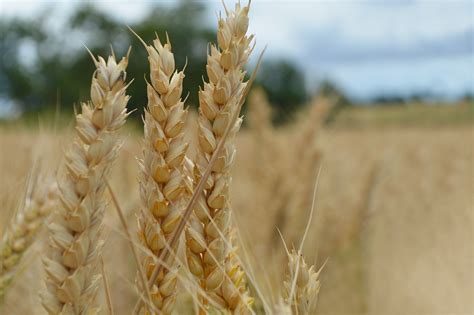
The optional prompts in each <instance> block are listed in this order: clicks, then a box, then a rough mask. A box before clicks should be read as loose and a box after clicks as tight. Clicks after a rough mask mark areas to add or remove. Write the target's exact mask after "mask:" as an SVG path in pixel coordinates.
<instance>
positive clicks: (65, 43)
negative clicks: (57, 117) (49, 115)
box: [0, 1, 308, 121]
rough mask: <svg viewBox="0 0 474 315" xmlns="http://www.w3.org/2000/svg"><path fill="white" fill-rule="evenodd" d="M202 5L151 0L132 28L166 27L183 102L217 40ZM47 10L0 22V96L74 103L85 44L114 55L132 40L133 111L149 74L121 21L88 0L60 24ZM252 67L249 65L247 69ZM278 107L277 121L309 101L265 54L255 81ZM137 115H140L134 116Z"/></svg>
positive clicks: (84, 89)
mask: <svg viewBox="0 0 474 315" xmlns="http://www.w3.org/2000/svg"><path fill="white" fill-rule="evenodd" d="M206 13H207V12H206V7H205V6H204V5H203V4H202V3H199V2H196V1H181V2H178V3H177V4H176V5H174V6H170V5H168V6H162V5H160V6H158V5H157V6H155V7H153V8H152V9H150V11H149V12H148V14H147V15H146V16H144V17H143V19H142V20H140V21H137V22H135V23H132V24H131V25H129V26H130V28H131V29H133V30H134V31H135V32H136V33H137V34H139V35H140V36H141V37H142V38H143V39H144V40H145V42H147V43H151V42H152V40H153V39H154V38H155V36H156V35H155V34H157V35H158V36H159V37H160V38H161V39H162V40H164V39H165V38H166V33H165V32H167V33H168V34H169V36H170V39H171V43H172V45H173V48H174V49H173V51H174V52H175V58H176V62H177V66H178V68H182V67H184V66H185V64H186V78H185V82H184V90H185V93H186V92H189V97H188V103H189V104H192V105H196V104H197V103H198V99H197V95H198V93H197V91H198V88H199V86H201V85H202V78H203V76H204V75H205V64H206V51H207V49H208V43H209V42H215V38H216V34H215V32H214V30H213V29H214V28H212V27H208V26H207V24H206V23H203V21H206V18H207V15H206ZM54 23H57V21H55V20H53V15H51V14H50V12H49V11H48V10H45V12H43V13H41V14H39V15H38V16H37V17H36V18H34V19H27V20H22V19H17V18H10V19H3V20H2V21H0V58H1V62H0V99H8V100H10V101H13V102H15V103H16V104H19V105H20V106H21V107H22V108H23V110H25V111H38V110H44V109H45V108H46V109H47V108H54V107H56V106H57V105H58V104H60V106H61V107H62V110H72V109H73V104H75V105H78V104H79V102H81V101H86V100H88V99H89V88H90V77H91V74H92V72H93V71H94V65H93V63H92V61H91V58H90V56H89V55H88V53H87V52H86V49H85V47H84V46H83V44H84V45H86V46H87V48H88V49H90V50H91V51H92V52H93V53H94V54H95V55H97V54H100V55H107V54H108V53H109V52H110V45H112V46H113V48H114V50H115V52H116V54H117V55H118V56H120V55H122V54H124V53H125V52H126V51H127V49H128V47H129V46H132V56H131V58H130V64H129V67H128V75H129V77H130V78H134V79H135V82H134V83H133V84H132V85H131V86H130V88H129V90H128V91H129V94H130V95H132V99H131V101H130V103H129V105H130V107H131V108H132V109H138V111H139V112H141V110H142V108H143V107H144V106H145V105H146V102H147V101H146V89H145V88H144V80H145V79H144V76H145V74H148V72H149V69H148V63H147V61H146V60H147V54H146V50H145V49H144V48H143V46H142V44H141V43H140V42H139V40H138V39H137V38H136V37H135V36H134V35H133V34H132V32H131V31H130V30H128V29H127V25H125V23H123V22H122V21H119V20H117V19H116V18H115V17H112V16H110V15H108V14H106V13H104V12H103V11H101V10H98V9H97V8H96V7H95V6H93V5H91V4H87V5H82V6H79V7H77V9H76V11H75V12H73V13H72V14H71V15H70V16H68V17H67V19H65V22H64V23H62V24H61V25H60V26H59V27H58V26H57V25H56V26H55V27H51V25H52V24H54ZM250 70H251V69H250ZM257 84H260V85H261V86H263V88H264V89H265V91H266V93H267V95H268V97H269V100H270V102H271V103H272V104H273V106H275V107H276V113H277V116H278V117H276V120H277V121H278V120H280V121H281V120H282V119H283V117H287V116H289V115H291V113H292V112H293V111H294V110H295V109H297V108H298V107H299V106H301V105H302V104H304V103H305V102H306V101H307V99H308V93H307V90H306V88H307V87H306V82H305V78H304V75H303V73H302V71H301V70H300V69H298V67H297V66H296V65H295V64H293V63H292V62H290V61H288V60H269V59H265V61H264V63H263V65H262V68H261V71H260V74H259V77H258V83H257ZM134 116H135V117H140V115H134Z"/></svg>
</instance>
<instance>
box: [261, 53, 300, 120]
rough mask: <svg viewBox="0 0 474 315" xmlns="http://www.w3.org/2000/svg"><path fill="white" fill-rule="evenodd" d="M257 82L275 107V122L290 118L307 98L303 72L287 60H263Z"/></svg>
mask: <svg viewBox="0 0 474 315" xmlns="http://www.w3.org/2000/svg"><path fill="white" fill-rule="evenodd" d="M257 83H258V84H259V85H261V86H262V87H263V89H264V90H265V92H266V93H267V95H268V100H269V101H270V103H271V104H272V106H273V107H274V109H275V117H274V119H275V122H276V123H281V122H284V121H286V120H288V119H289V118H291V117H292V113H293V112H294V111H296V110H297V109H299V108H300V107H301V106H303V105H304V103H305V102H306V101H307V98H308V94H307V91H306V86H305V77H304V75H303V73H302V72H301V71H300V70H299V69H298V67H297V66H296V65H295V64H293V63H291V62H290V61H288V60H281V59H280V60H268V61H264V62H263V63H262V67H261V70H260V72H259V74H258V81H257Z"/></svg>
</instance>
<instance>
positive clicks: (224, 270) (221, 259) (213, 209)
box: [186, 4, 253, 313]
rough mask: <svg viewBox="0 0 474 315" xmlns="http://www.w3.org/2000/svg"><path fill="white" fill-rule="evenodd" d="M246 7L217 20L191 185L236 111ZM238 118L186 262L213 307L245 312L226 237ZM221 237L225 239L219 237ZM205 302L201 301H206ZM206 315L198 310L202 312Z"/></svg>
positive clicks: (191, 234) (204, 198) (203, 201)
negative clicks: (215, 305)
mask: <svg viewBox="0 0 474 315" xmlns="http://www.w3.org/2000/svg"><path fill="white" fill-rule="evenodd" d="M248 11H249V6H246V7H241V6H240V4H237V5H236V6H235V10H234V11H228V10H227V9H226V14H227V16H226V18H225V19H223V18H219V24H218V32H217V40H218V48H217V47H216V46H214V45H211V47H210V52H209V54H208V60H207V67H206V68H207V74H208V77H209V82H207V83H205V84H204V88H203V89H202V90H200V91H199V103H200V104H199V128H198V139H199V150H198V152H197V156H196V162H195V165H196V167H195V181H196V182H197V181H199V179H200V178H201V177H202V176H203V174H204V173H205V171H206V168H207V167H208V164H209V162H210V159H211V156H212V155H213V154H214V152H215V150H216V148H217V144H218V143H219V141H220V138H221V137H223V135H224V132H225V129H226V127H227V126H228V124H229V123H231V117H232V116H233V115H234V113H235V111H236V110H240V106H239V102H240V99H241V96H242V94H243V93H244V90H245V87H246V83H245V82H244V75H245V71H244V69H243V67H244V66H245V64H246V63H247V60H248V57H249V55H250V53H251V51H252V48H251V47H250V43H251V42H252V40H253V36H247V35H246V32H247V29H248V21H249V20H248ZM240 124H241V119H238V120H237V121H236V122H235V123H234V125H233V126H232V130H231V132H230V136H229V138H228V139H227V140H228V141H227V143H226V144H225V146H224V148H223V150H222V151H221V153H220V154H219V156H218V157H217V160H216V163H215V164H214V165H213V167H212V172H211V175H210V176H209V177H208V178H207V181H206V184H205V186H204V190H203V192H202V193H201V194H200V196H199V200H198V202H197V205H196V207H195V208H194V213H195V218H197V219H198V220H191V222H190V225H189V228H188V229H187V233H186V236H187V260H188V266H189V269H190V272H191V273H192V274H194V275H195V276H196V277H197V279H198V280H199V281H200V283H201V286H202V288H203V290H204V291H205V292H206V295H207V297H208V298H209V299H211V302H212V304H217V305H219V306H220V308H222V309H227V310H231V311H235V312H237V313H246V312H249V304H250V303H251V299H250V298H248V296H247V292H246V288H245V286H244V285H241V284H243V282H242V280H243V273H242V271H241V268H240V266H239V265H238V263H237V262H236V260H235V259H233V255H235V254H233V253H232V252H231V251H230V248H229V247H228V246H227V243H228V240H229V237H230V231H231V227H230V209H229V205H228V202H229V200H228V199H229V196H228V194H229V184H230V180H231V177H230V173H229V171H230V168H231V166H232V164H233V160H234V155H235V146H234V143H233V141H232V138H233V137H234V136H235V134H236V133H237V131H238V130H239V128H240ZM222 236H224V237H225V238H227V240H226V239H223V237H222ZM204 302H205V301H204ZM204 312H206V310H205V309H201V313H204Z"/></svg>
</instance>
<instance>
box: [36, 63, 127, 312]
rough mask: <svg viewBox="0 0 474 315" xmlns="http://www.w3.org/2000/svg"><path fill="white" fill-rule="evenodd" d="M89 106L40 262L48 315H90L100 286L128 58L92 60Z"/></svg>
mask: <svg viewBox="0 0 474 315" xmlns="http://www.w3.org/2000/svg"><path fill="white" fill-rule="evenodd" d="M92 58H93V60H94V63H95V66H96V68H97V69H96V71H95V72H94V74H93V77H92V85H91V102H90V103H87V104H83V105H82V113H81V114H78V115H77V116H76V132H77V135H76V137H75V139H74V142H73V145H72V148H71V149H70V150H69V152H68V153H67V154H66V156H65V157H66V168H65V170H64V172H63V174H62V176H60V178H59V180H58V186H59V188H60V201H61V204H60V206H58V207H57V208H56V209H55V213H54V215H53V216H52V222H51V223H50V224H49V226H48V228H49V232H50V234H49V235H50V243H49V249H50V250H49V255H48V257H45V258H44V267H45V271H46V274H47V276H46V287H47V290H46V291H45V292H44V293H43V294H42V303H43V306H44V308H45V309H46V311H47V312H48V313H49V314H89V313H91V312H93V311H95V309H94V306H93V305H94V299H95V296H96V292H97V289H98V285H99V280H100V271H99V269H98V267H99V254H100V252H101V244H102V240H101V233H100V232H101V229H102V219H103V216H104V212H105V207H106V202H105V199H104V191H105V189H106V179H107V177H108V175H109V173H110V169H111V164H112V162H113V161H114V160H115V159H116V156H117V154H118V151H119V148H120V144H119V142H118V141H117V136H118V135H117V131H118V129H119V128H120V127H121V126H122V125H123V124H124V123H125V120H126V118H127V116H128V113H127V110H126V105H127V102H128V99H129V97H128V96H127V95H126V94H125V90H126V88H127V86H126V83H125V78H126V73H125V70H126V67H127V64H128V54H127V56H126V57H124V58H122V60H121V61H120V62H119V63H117V62H116V61H115V56H114V55H112V56H110V57H109V58H108V60H107V61H105V60H104V59H103V58H102V57H99V58H98V60H96V59H95V58H94V57H92Z"/></svg>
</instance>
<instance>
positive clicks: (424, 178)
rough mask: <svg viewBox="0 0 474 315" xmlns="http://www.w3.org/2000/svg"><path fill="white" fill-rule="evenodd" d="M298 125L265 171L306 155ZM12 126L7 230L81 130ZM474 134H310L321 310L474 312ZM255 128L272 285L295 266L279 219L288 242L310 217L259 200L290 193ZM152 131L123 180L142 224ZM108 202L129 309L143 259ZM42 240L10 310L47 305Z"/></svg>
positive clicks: (114, 270)
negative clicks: (35, 182) (269, 176)
mask: <svg viewBox="0 0 474 315" xmlns="http://www.w3.org/2000/svg"><path fill="white" fill-rule="evenodd" d="M300 119H302V118H300ZM298 125H299V120H297V121H295V122H294V123H293V124H292V125H291V126H287V127H282V128H278V129H272V131H271V137H272V140H273V141H274V143H276V145H275V148H276V149H277V150H276V153H277V155H276V156H273V158H272V160H273V159H274V160H275V161H276V162H275V161H274V162H272V161H268V163H266V164H267V166H266V168H262V170H263V175H265V174H264V173H265V172H267V173H268V172H270V173H274V174H278V173H282V172H286V169H287V168H291V167H293V166H294V165H298V161H294V160H295V159H297V158H298V155H295V152H297V151H298V150H301V148H299V147H298V145H297V142H295V141H294V140H293V139H295V138H298V135H299V133H300V132H301V128H299V127H298ZM0 130H1V135H0V148H1V155H0V174H1V178H2V181H1V183H0V191H1V193H0V202H1V204H2V205H3V207H2V216H1V218H2V219H1V227H2V229H3V228H4V227H5V224H7V223H8V220H9V218H10V217H11V216H12V214H13V212H14V211H15V208H16V207H18V200H20V199H21V196H22V194H23V191H24V186H25V182H26V180H27V178H28V174H29V172H30V171H31V170H32V168H33V167H34V165H35V164H42V165H46V166H54V165H57V164H58V163H60V160H61V156H62V152H63V150H64V149H65V148H67V146H68V144H67V139H68V137H69V136H70V134H69V133H68V132H64V130H60V131H54V130H53V129H50V128H44V129H42V130H41V131H40V132H38V131H37V130H35V129H27V128H12V127H9V128H2V129H0ZM473 133H474V127H473V126H472V125H470V124H467V125H463V126H444V127H440V128H417V127H397V126H390V127H387V128H383V129H382V128H365V129H354V128H323V129H321V130H319V131H318V134H317V136H315V137H314V138H312V140H311V141H313V142H314V143H307V145H308V147H310V146H316V147H317V148H318V152H319V153H320V158H321V160H320V163H319V164H318V166H317V167H316V168H315V169H307V170H306V171H307V173H308V174H309V178H310V179H311V180H310V181H309V182H305V183H304V185H298V186H297V187H303V188H299V190H298V189H296V190H295V191H293V192H292V193H293V194H305V195H308V192H309V194H310V196H309V198H311V194H312V190H313V189H312V185H314V183H315V181H316V177H317V174H318V169H320V175H319V182H318V187H317V192H316V199H315V201H316V202H315V217H314V218H313V222H312V227H311V230H310V235H309V236H308V239H307V240H306V243H305V246H304V253H305V255H306V257H307V260H308V261H309V262H310V263H316V264H317V266H321V265H322V264H323V263H324V262H325V261H326V260H327V262H326V265H325V268H324V269H323V272H322V276H321V277H322V279H321V282H322V289H321V293H320V300H319V306H318V309H319V313H320V314H472V312H473V311H474V304H473V303H474V302H473V301H474V281H473V279H474V265H473V260H474V257H473V249H474V248H473V247H474V245H473V239H472V238H473V235H472V233H473V226H474V214H473V210H474V207H473V192H474V187H473V185H474V183H473V178H474V177H473V175H474V174H473V171H474V168H473V167H474V165H473V163H474V149H473V145H474V138H473ZM255 136H256V134H255V133H254V132H252V131H251V130H248V129H244V130H243V131H242V132H241V134H240V135H238V136H237V139H236V143H237V152H238V153H237V161H236V165H235V168H234V169H233V183H232V187H231V195H232V196H231V199H232V202H233V211H234V213H235V216H236V218H235V219H236V222H237V223H238V226H239V231H240V233H241V237H242V239H243V247H244V248H245V251H246V252H248V254H249V256H250V260H249V261H250V262H251V267H252V269H253V270H254V273H255V275H256V277H257V278H260V279H263V281H262V282H266V281H267V282H270V283H271V281H272V279H274V278H278V277H279V274H281V273H283V271H284V267H285V264H284V263H282V261H281V260H280V259H281V253H283V250H284V247H283V243H282V241H281V240H279V239H278V237H277V241H274V238H273V241H272V237H274V235H275V234H276V230H277V227H278V228H281V231H282V234H283V237H284V238H285V240H286V241H287V242H292V240H293V238H292V237H291V235H302V234H303V231H302V229H301V224H300V225H288V224H286V223H285V222H283V223H282V221H281V218H279V217H278V216H279V215H280V214H279V213H277V212H276V211H275V210H274V209H270V208H266V207H265V205H264V204H262V202H259V200H260V201H261V200H262V198H263V197H262V195H263V194H268V195H269V196H270V198H273V199H278V198H282V196H281V195H279V193H278V191H272V190H270V191H266V192H264V191H262V188H261V187H262V185H261V180H262V178H261V177H262V174H261V173H260V175H259V173H258V170H257V171H256V169H258V168H261V165H262V164H261V163H262V160H261V157H260V155H259V154H260V153H259V152H258V150H256V145H255V143H256V139H255ZM140 137H141V135H140V134H139V133H138V132H136V131H135V130H129V131H127V132H125V133H124V138H125V139H126V142H125V144H124V149H123V150H122V151H121V153H120V156H119V160H118V163H117V164H116V165H115V166H114V170H113V175H112V178H113V179H112V182H111V184H112V186H113V187H114V189H115V191H116V193H117V195H118V197H119V199H120V202H121V205H122V207H123V208H124V210H125V211H127V218H128V220H129V222H130V225H131V226H135V220H136V218H135V210H136V209H137V208H138V207H139V197H138V182H137V175H136V174H137V171H138V166H137V163H136V160H135V157H136V156H138V155H140V153H141V152H140V151H141V141H142V140H141V138H140ZM303 149H304V148H303ZM288 181H291V182H298V181H307V179H302V178H288ZM305 186H309V189H305ZM295 187H296V185H295ZM306 197H308V196H306ZM107 211H108V213H107V216H106V219H105V224H106V234H107V246H106V247H105V253H104V260H105V264H106V270H107V275H108V278H109V281H110V283H111V288H112V293H113V294H112V296H113V297H114V300H113V302H114V305H115V309H116V310H120V311H119V314H128V313H130V310H131V308H132V307H133V304H134V302H135V301H136V294H135V292H134V289H133V284H134V281H135V280H134V279H135V278H134V277H135V273H134V272H135V271H134V267H133V259H132V257H131V256H130V254H129V251H128V247H127V241H126V238H125V237H124V233H123V231H122V230H121V229H120V225H119V223H118V218H117V216H116V213H115V212H114V211H113V209H112V207H110V206H109V208H108V210H107ZM285 211H286V212H287V213H286V214H285V219H284V220H289V219H291V218H292V216H297V220H299V221H302V222H303V223H306V222H307V220H308V216H307V214H308V213H309V211H307V209H288V208H286V209H285ZM293 211H295V212H293ZM293 219H294V218H293ZM285 224H286V225H285ZM281 225H285V228H283V227H282V226H281ZM303 226H304V224H303ZM291 229H293V230H291ZM42 239H44V235H43V237H42ZM42 246H44V244H43V243H42V242H37V243H36V244H35V246H34V248H33V249H32V250H31V251H30V253H29V255H28V256H27V257H26V259H25V260H24V261H23V263H22V265H23V267H22V270H23V272H21V274H20V276H19V279H17V280H16V281H15V284H14V287H13V288H12V289H11V290H10V291H9V294H8V295H7V296H6V299H5V304H4V306H3V312H5V313H4V314H31V310H33V309H34V310H37V311H35V312H34V313H35V314H42V312H43V310H42V308H41V305H40V301H39V298H38V294H37V293H38V291H39V290H41V289H42V286H43V284H42V281H41V279H42V276H39V275H41V274H42V272H43V271H42V267H41V263H40V259H39V253H40V252H41V250H42ZM279 253H280V254H279ZM279 269H280V270H279ZM26 271H28V272H26ZM183 299H186V297H184V298H183ZM184 302H185V303H183V305H185V304H186V303H187V302H188V301H186V300H185V301H184ZM179 313H180V314H181V313H184V314H186V313H189V310H188V309H186V308H183V309H182V310H179Z"/></svg>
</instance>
